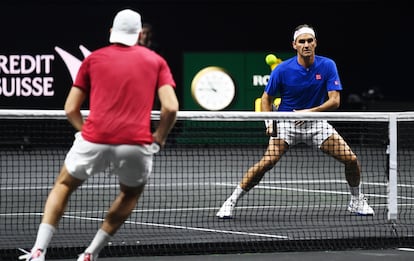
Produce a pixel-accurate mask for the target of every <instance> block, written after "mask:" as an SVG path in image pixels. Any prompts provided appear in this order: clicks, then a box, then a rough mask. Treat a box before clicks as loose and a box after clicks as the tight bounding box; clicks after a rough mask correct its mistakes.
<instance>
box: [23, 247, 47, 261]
mask: <svg viewBox="0 0 414 261" xmlns="http://www.w3.org/2000/svg"><path fill="white" fill-rule="evenodd" d="M19 250H20V251H22V252H24V253H25V254H24V255H21V256H19V260H25V261H45V255H46V251H43V250H42V249H32V251H30V252H28V251H26V250H24V249H21V248H19Z"/></svg>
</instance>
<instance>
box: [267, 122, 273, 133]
mask: <svg viewBox="0 0 414 261" xmlns="http://www.w3.org/2000/svg"><path fill="white" fill-rule="evenodd" d="M272 134H273V126H272V124H271V125H270V126H269V127H267V128H266V135H267V136H272Z"/></svg>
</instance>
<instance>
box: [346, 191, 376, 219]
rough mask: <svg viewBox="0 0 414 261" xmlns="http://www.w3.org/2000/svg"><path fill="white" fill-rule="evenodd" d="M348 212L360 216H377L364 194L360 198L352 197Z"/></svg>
mask: <svg viewBox="0 0 414 261" xmlns="http://www.w3.org/2000/svg"><path fill="white" fill-rule="evenodd" d="M348 211H349V212H351V213H354V214H356V215H359V216H373V215H374V214H375V213H374V210H373V209H372V208H371V207H370V206H369V205H368V201H367V199H366V198H365V196H364V194H362V193H361V194H359V196H351V201H350V202H349V205H348Z"/></svg>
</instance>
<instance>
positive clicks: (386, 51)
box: [0, 0, 414, 107]
mask: <svg viewBox="0 0 414 261" xmlns="http://www.w3.org/2000/svg"><path fill="white" fill-rule="evenodd" d="M125 7H130V8H133V9H136V10H137V11H139V12H140V13H141V15H142V17H143V21H144V22H150V23H151V24H153V26H154V29H155V33H156V34H155V40H156V41H157V42H158V43H159V44H160V45H161V48H162V55H163V56H164V57H165V58H166V59H167V61H168V63H169V64H170V66H171V69H172V71H173V74H174V76H175V79H176V81H177V92H178V95H179V96H181V95H182V89H183V88H188V86H187V87H186V86H182V82H183V72H182V67H183V53H185V52H189V51H200V52H208V51H214V52H217V51H219V52H220V51H231V52H233V51H246V52H254V51H260V52H262V51H266V52H267V51H268V52H276V53H277V52H278V51H279V52H285V51H292V48H291V40H292V32H293V30H294V28H295V27H296V26H297V25H298V24H302V23H308V24H311V25H313V26H314V27H315V29H316V33H317V38H318V48H317V53H318V54H320V55H325V56H329V57H331V58H333V59H334V60H335V61H336V63H337V66H338V69H339V73H340V76H341V80H342V84H343V87H344V92H343V93H344V94H343V96H342V97H343V99H346V97H348V95H349V94H350V93H356V94H360V95H362V94H363V93H364V92H367V90H369V89H373V88H375V89H376V90H377V91H378V92H377V93H381V94H382V98H379V99H383V100H386V101H395V102H404V104H406V103H407V102H408V103H411V102H412V101H413V99H412V98H411V96H410V95H408V94H409V93H411V88H412V87H413V81H412V80H411V75H410V72H409V70H410V69H411V65H410V63H411V60H412V59H411V58H412V57H413V50H412V43H411V40H410V39H411V37H410V35H411V34H412V32H411V31H412V28H413V27H412V24H413V14H412V10H411V9H410V8H408V3H407V4H403V3H400V2H399V1H377V0H361V1H351V0H333V1H328V0H317V1H302V0H291V1H288V0H274V1H264V0H249V1H247V0H239V1H234V0H221V1H219V0H209V1H207V0H200V1H188V0H187V1H185V0H176V1H173V0H142V1H116V0H100V1H99V0H84V1H75V0H61V1H45V0H38V1H36V2H35V3H34V2H32V1H22V0H21V1H19V0H15V1H2V3H1V4H0V8H1V9H0V10H1V17H0V22H1V25H2V26H1V27H2V29H1V30H2V37H1V38H2V41H1V42H0V52H1V53H3V54H4V53H7V54H11V53H31V52H33V53H42V52H44V53H51V52H53V48H54V46H59V47H62V48H63V49H65V50H67V51H69V52H71V53H74V54H76V53H79V54H80V51H79V47H78V46H79V44H83V45H85V46H86V47H87V48H88V49H90V50H93V49H96V48H99V47H102V46H104V45H106V44H108V36H109V28H110V27H111V22H112V19H113V16H114V15H115V13H116V12H117V11H119V10H120V9H122V8H125ZM57 60H58V59H56V63H60V62H61V61H60V60H59V61H57ZM61 67H62V71H55V73H56V74H58V75H62V76H61V77H60V78H65V79H64V80H62V82H61V83H59V82H56V84H61V85H62V88H65V90H66V89H67V86H66V85H68V83H67V81H68V79H67V78H68V74H67V72H65V71H64V70H65V69H64V68H63V66H61ZM56 70H58V69H56ZM410 71H411V70H410ZM58 95H60V96H62V98H63V97H65V95H66V91H62V92H60V93H59V94H58ZM413 103H414V102H413ZM3 107H4V106H3Z"/></svg>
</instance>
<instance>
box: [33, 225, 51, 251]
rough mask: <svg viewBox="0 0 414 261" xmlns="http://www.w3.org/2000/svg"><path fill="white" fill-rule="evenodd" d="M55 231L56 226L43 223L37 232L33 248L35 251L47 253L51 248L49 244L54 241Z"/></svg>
mask: <svg viewBox="0 0 414 261" xmlns="http://www.w3.org/2000/svg"><path fill="white" fill-rule="evenodd" d="M55 231H56V228H55V227H54V226H52V225H49V224H46V223H41V224H40V225H39V230H38V231H37V237H36V242H35V244H34V246H33V250H35V249H39V248H40V249H42V250H43V252H44V253H46V249H47V247H48V246H49V243H50V241H51V240H52V237H53V234H54V233H55Z"/></svg>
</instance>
